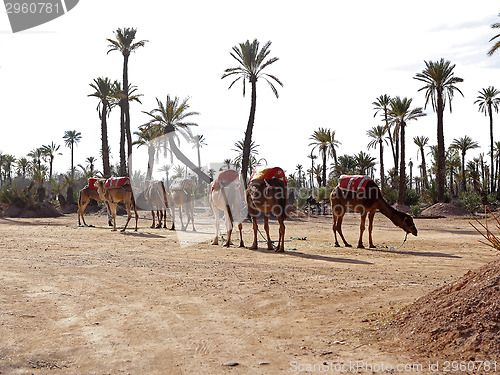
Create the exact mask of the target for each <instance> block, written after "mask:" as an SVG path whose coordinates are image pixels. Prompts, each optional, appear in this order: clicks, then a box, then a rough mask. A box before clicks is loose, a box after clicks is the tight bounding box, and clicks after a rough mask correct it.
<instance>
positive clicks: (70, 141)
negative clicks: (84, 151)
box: [63, 130, 82, 178]
mask: <svg viewBox="0 0 500 375" xmlns="http://www.w3.org/2000/svg"><path fill="white" fill-rule="evenodd" d="M63 139H64V144H65V145H66V147H69V148H70V150H71V178H75V167H74V163H73V151H74V148H75V145H78V143H79V142H80V141H81V139H82V133H80V132H78V131H76V130H66V131H65V132H64V136H63Z"/></svg>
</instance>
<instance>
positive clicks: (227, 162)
mask: <svg viewBox="0 0 500 375" xmlns="http://www.w3.org/2000/svg"><path fill="white" fill-rule="evenodd" d="M223 164H224V165H225V166H226V168H227V169H231V164H232V163H231V159H224V161H223Z"/></svg>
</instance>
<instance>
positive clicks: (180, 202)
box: [169, 179, 196, 232]
mask: <svg viewBox="0 0 500 375" xmlns="http://www.w3.org/2000/svg"><path fill="white" fill-rule="evenodd" d="M169 190H170V200H171V202H172V203H173V204H174V205H173V206H172V220H173V221H174V223H173V224H172V229H175V206H178V207H179V217H180V219H181V230H183V231H184V230H186V229H187V227H188V225H189V222H191V223H192V225H193V232H196V229H195V228H194V183H193V181H192V180H189V179H185V180H180V181H176V182H175V183H173V184H172V185H171V186H170V189H169ZM182 211H186V216H187V223H186V226H184V223H183V221H182Z"/></svg>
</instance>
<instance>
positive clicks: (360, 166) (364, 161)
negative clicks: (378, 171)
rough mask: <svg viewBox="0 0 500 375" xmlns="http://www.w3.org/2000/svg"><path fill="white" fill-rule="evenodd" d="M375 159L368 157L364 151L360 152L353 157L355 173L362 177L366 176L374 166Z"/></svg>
mask: <svg viewBox="0 0 500 375" xmlns="http://www.w3.org/2000/svg"><path fill="white" fill-rule="evenodd" d="M375 160H376V159H375V158H374V157H373V156H371V155H368V154H367V153H366V152H364V151H360V152H359V153H358V154H357V155H354V161H355V162H356V172H357V173H359V174H362V175H366V174H368V171H369V170H370V169H373V167H374V166H375Z"/></svg>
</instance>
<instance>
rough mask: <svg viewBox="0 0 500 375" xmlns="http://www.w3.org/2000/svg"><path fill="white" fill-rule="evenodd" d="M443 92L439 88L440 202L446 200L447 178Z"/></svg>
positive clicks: (438, 167)
mask: <svg viewBox="0 0 500 375" xmlns="http://www.w3.org/2000/svg"><path fill="white" fill-rule="evenodd" d="M443 113H444V105H443V92H442V89H439V88H438V90H437V146H438V158H437V173H436V180H437V188H438V202H441V203H443V202H444V186H445V178H446V170H445V168H446V156H445V147H444V130H443Z"/></svg>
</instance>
